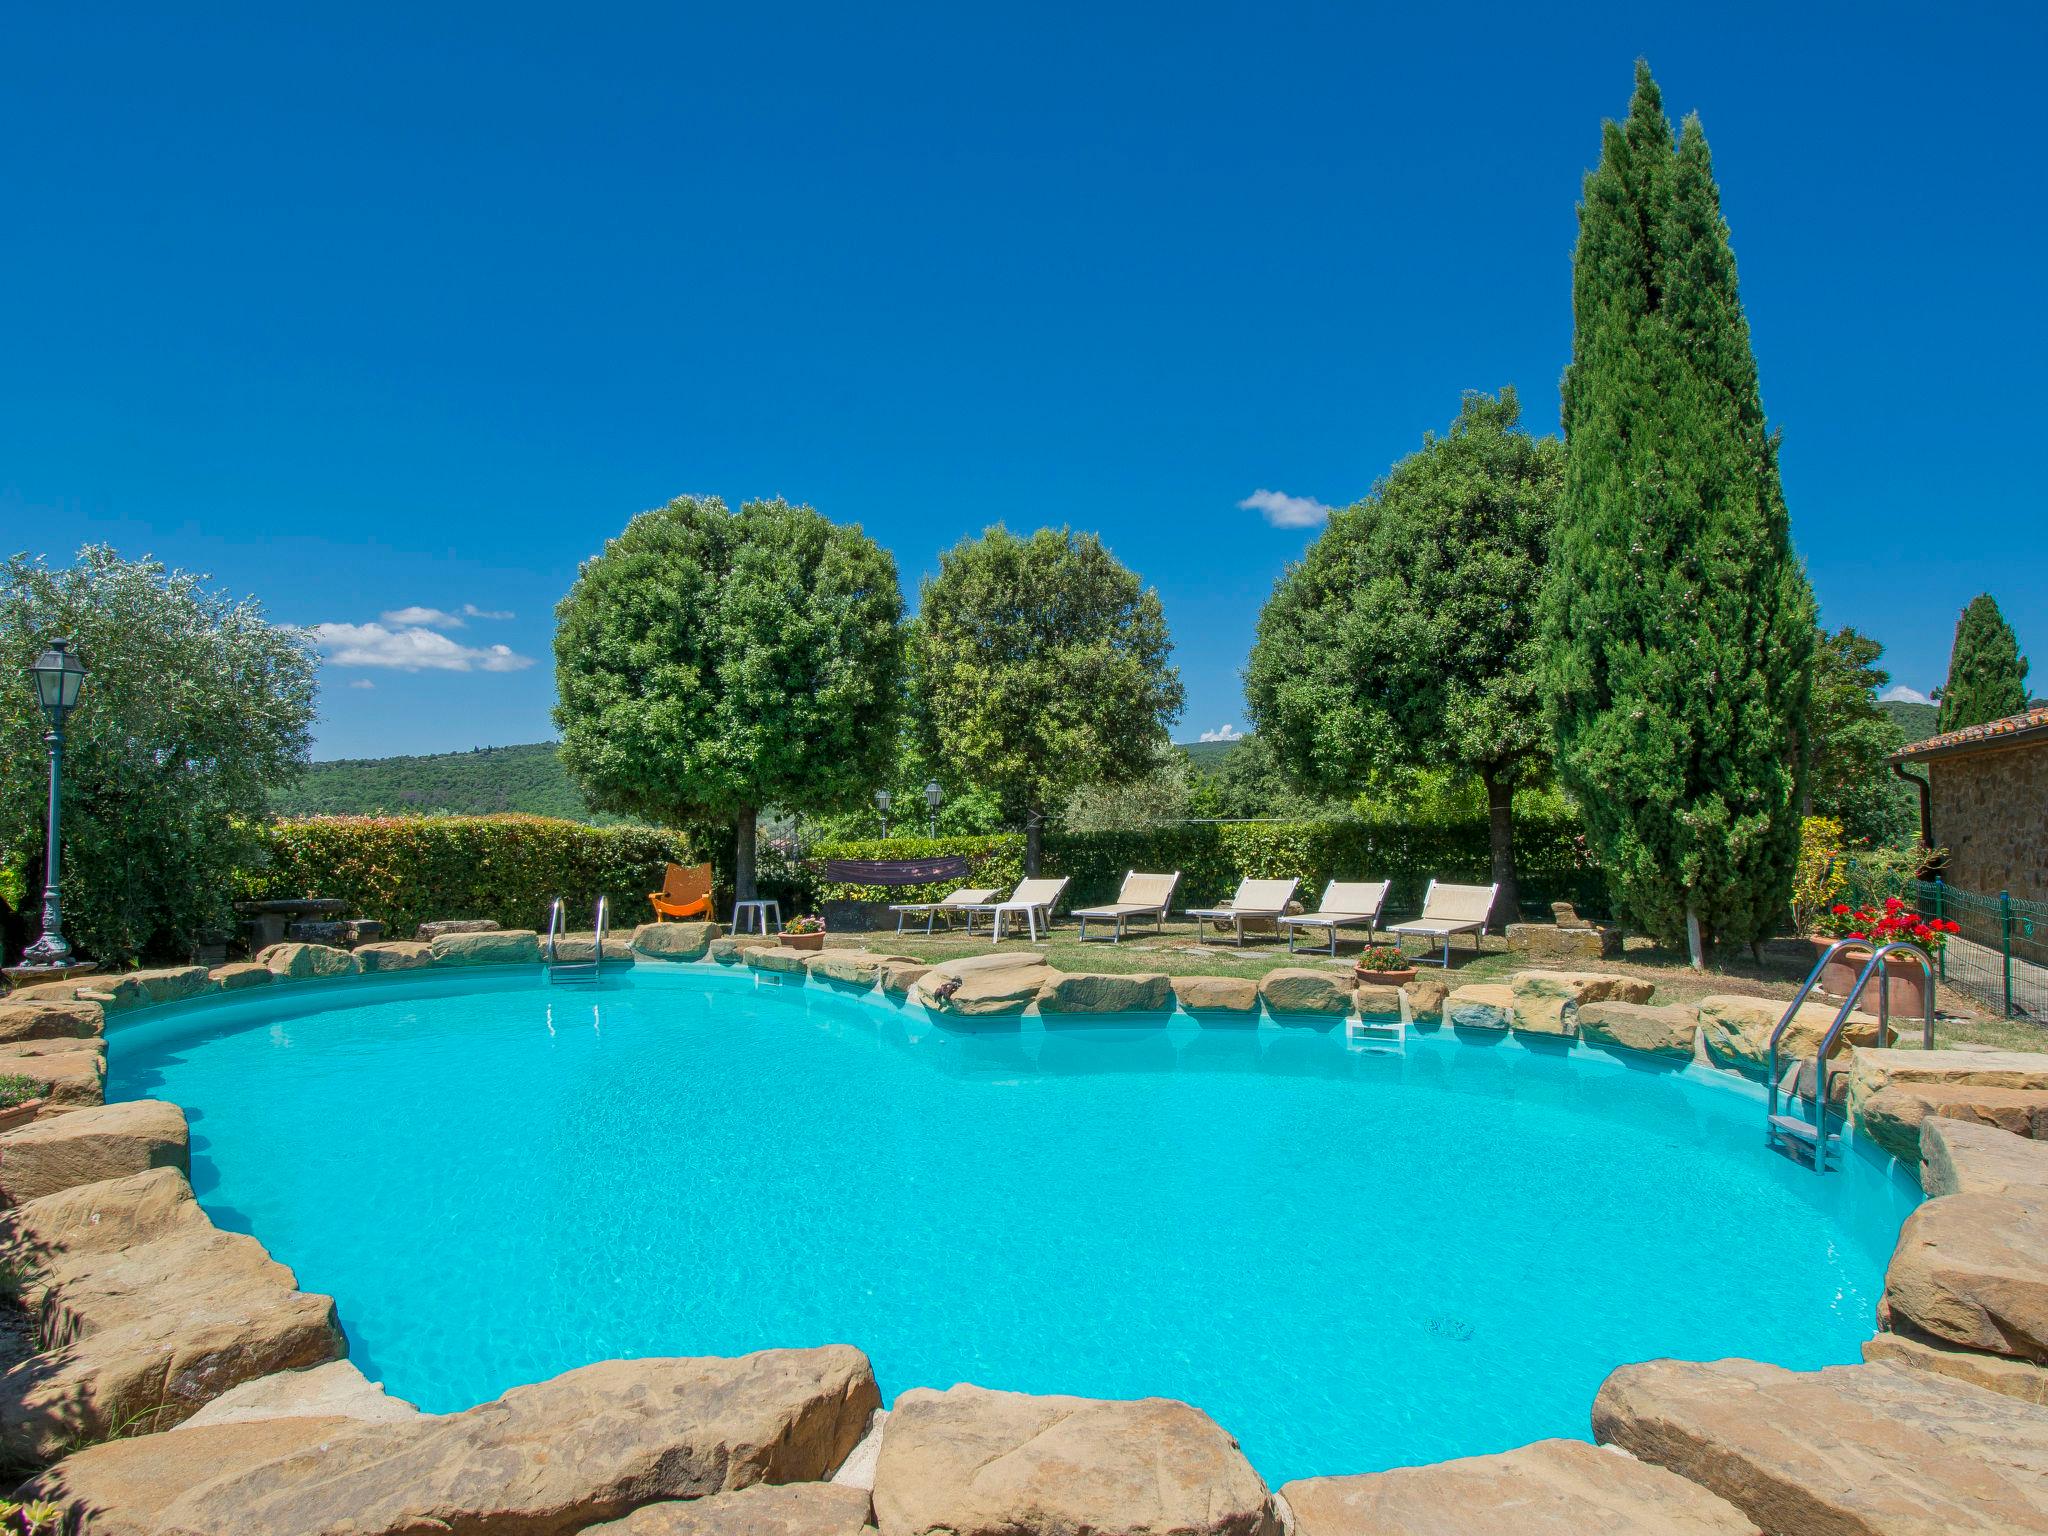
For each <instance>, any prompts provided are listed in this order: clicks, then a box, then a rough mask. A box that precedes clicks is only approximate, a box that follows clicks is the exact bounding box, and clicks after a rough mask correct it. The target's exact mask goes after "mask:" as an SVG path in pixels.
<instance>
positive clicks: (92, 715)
mask: <svg viewBox="0 0 2048 1536" xmlns="http://www.w3.org/2000/svg"><path fill="white" fill-rule="evenodd" d="M59 636H68V637H70V638H71V639H73V640H74V642H75V649H76V651H77V654H78V656H79V657H80V659H81V660H83V661H84V663H85V665H86V667H87V668H88V670H89V672H90V675H89V676H88V677H87V679H86V682H85V688H84V691H83V693H82V694H81V695H80V698H79V705H78V708H76V709H75V710H73V711H72V713H71V715H70V717H69V718H68V719H67V720H66V722H65V728H64V737H65V740H64V849H63V853H64V857H63V859H62V860H61V861H60V865H59V867H60V870H61V880H62V893H61V894H62V896H63V902H64V931H65V936H66V937H67V938H68V939H70V940H71V943H72V946H73V948H74V949H75V950H76V951H77V952H79V953H80V954H81V955H85V956H90V957H91V958H93V959H96V960H99V961H100V962H102V963H103V964H126V963H128V962H131V961H134V960H136V959H141V958H150V959H170V960H183V959H185V958H187V957H189V956H190V955H191V953H192V950H193V947H194V946H195V944H197V943H198V942H200V941H201V940H202V937H204V936H207V935H213V934H218V935H225V934H227V933H228V932H230V931H231V929H232V924H233V913H232V912H231V910H230V907H229V902H230V899H231V897H232V895H233V891H234V883H235V873H236V871H237V869H238V868H240V867H241V866H242V864H243V861H244V859H245V858H246V857H247V856H248V855H249V853H250V850H251V847H252V843H251V839H250V835H249V829H250V828H251V827H252V826H253V825H255V824H257V823H260V822H262V821H264V820H266V819H267V817H268V796H269V793H270V791H271V790H272V789H273V788H275V787H278V786H281V785H283V784H285V783H287V782H289V781H290V780H291V779H292V778H293V777H294V776H295V775H296V774H297V773H298V772H299V770H300V769H301V768H302V767H303V765H304V763H305V759H306V752H307V747H308V744H309V742H310V740H311V732H312V726H313V698H314V673H315V671H316V669H317V667H318V664H319V663H318V657H317V655H316V654H315V652H314V649H313V645H312V638H311V636H310V635H308V634H307V633H306V632H305V631H304V630H298V629H286V628H281V627H279V626H277V625H274V624H272V623H270V622H269V620H268V619H266V618H265V617H264V614H263V610H262V608H261V607H260V606H259V605H258V604H257V603H256V602H255V601H254V600H253V599H248V598H234V597H229V596H227V595H226V594H224V593H222V592H219V591H216V590H214V589H213V588H211V587H209V586H208V585H207V582H206V578H205V577H203V576H197V575H191V574H188V573H186V572H183V571H172V570H167V569H166V568H165V567H164V566H163V565H162V564H160V563H158V562H157V561H154V560H139V561H128V560H123V559H122V558H121V557H120V556H119V554H117V553H116V552H115V551H114V550H112V549H110V548H107V547H105V546H103V545H92V546H88V547H87V548H85V549H82V550H80V551H79V552H78V557H77V560H76V562H75V563H73V564H72V565H69V566H66V567H62V568H58V569H52V568H51V567H50V566H49V565H48V564H47V563H46V562H45V561H43V560H42V559H40V558H32V557H30V556H28V555H16V556H14V557H13V558H12V559H10V560H9V561H8V562H7V563H6V565H5V567H4V568H0V761H4V762H5V764H6V772H5V773H4V774H0V922H4V923H5V925H6V929H7V931H6V942H5V944H4V946H0V948H4V949H5V951H6V952H7V953H9V954H10V955H11V954H14V953H16V952H18V951H19V950H20V948H21V947H22V945H23V943H24V942H25V941H28V940H32V939H33V938H34V937H35V934H34V933H33V932H31V931H30V930H31V928H36V927H37V926H38V923H39V914H40V901H41V894H42V886H43V836H44V829H43V812H44V799H45V794H46V791H47V780H46V778H45V770H44V762H45V748H44V746H43V734H44V732H45V731H46V730H47V729H48V721H47V720H46V719H45V717H44V715H43V712H42V710H41V708H40V707H39V706H38V705H37V703H36V698H35V692H34V689H33V688H32V687H31V686H30V682H29V678H28V675H27V669H28V665H29V662H30V661H31V660H32V659H33V658H34V657H35V655H36V654H37V653H38V652H39V651H41V650H42V649H43V647H44V646H45V645H47V644H48V642H49V641H50V640H52V639H54V638H57V637H59Z"/></svg>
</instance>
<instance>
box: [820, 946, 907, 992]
mask: <svg viewBox="0 0 2048 1536" xmlns="http://www.w3.org/2000/svg"><path fill="white" fill-rule="evenodd" d="M914 963H915V962H913V961H910V960H909V959H908V958H907V957H906V956H903V955H887V954H879V953H877V952H875V951H873V950H867V949H821V950H819V951H818V953H816V954H815V955H812V956H811V957H810V958H809V959H808V960H807V961H805V963H804V969H806V970H807V971H809V972H810V973H811V975H813V976H815V977H818V978H819V979H821V980H824V981H830V982H836V983H838V984H839V985H840V986H844V987H856V988H859V989H860V990H862V991H867V990H870V989H872V988H873V987H874V985H875V983H876V982H878V981H880V980H881V979H882V976H883V973H884V972H885V971H886V970H887V969H888V968H889V967H890V966H892V965H906V964H914Z"/></svg>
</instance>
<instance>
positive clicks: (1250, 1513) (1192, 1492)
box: [874, 1386, 1280, 1536]
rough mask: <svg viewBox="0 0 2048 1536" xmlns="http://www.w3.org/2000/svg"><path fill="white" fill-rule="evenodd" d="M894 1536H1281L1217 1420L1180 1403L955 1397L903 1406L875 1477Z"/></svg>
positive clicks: (964, 1391) (884, 1520)
mask: <svg viewBox="0 0 2048 1536" xmlns="http://www.w3.org/2000/svg"><path fill="white" fill-rule="evenodd" d="M874 1500H875V1524H876V1525H877V1526H878V1527H879V1528H880V1531H881V1536H941V1533H944V1536H1024V1533H1043V1536H1055V1533H1058V1536H1068V1533H1072V1536H1081V1533H1091V1532H1099V1533H1104V1536H1108V1533H1112V1532H1129V1533H1133V1536H1279V1530H1280V1522H1279V1518H1278V1516H1277V1515H1276V1514H1275V1512H1274V1508H1273V1500H1272V1497H1271V1495H1269V1494H1268V1493H1267V1492H1266V1485H1265V1484H1264V1483H1262V1482H1261V1481H1260V1480H1259V1475H1258V1474H1257V1473H1256V1472H1254V1471H1253V1470H1252V1469H1251V1464H1250V1463H1249V1462H1247V1461H1246V1460H1245V1459H1244V1456H1243V1454H1242V1453H1241V1452H1240V1451H1239V1450H1238V1448H1237V1442H1236V1441H1235V1440H1233V1439H1231V1438H1230V1436H1228V1435H1227V1434H1225V1433H1224V1432H1223V1431H1222V1430H1221V1429H1220V1428H1218V1427H1217V1425H1216V1423H1215V1421H1214V1420H1212V1419H1210V1418H1209V1417H1208V1415H1206V1414H1204V1413H1202V1412H1200V1411H1199V1410H1198V1409H1194V1408H1190V1407H1189V1406H1188V1405H1187V1404H1186V1403H1178V1402H1173V1401H1171V1400H1169V1399H1166V1398H1157V1397H1153V1398H1145V1399H1143V1400H1141V1401H1138V1402H1102V1401H1097V1400H1094V1399H1090V1398H1082V1397H1031V1396H1027V1395H1026V1394H1024V1393H1021V1392H990V1391H986V1390H984V1389H983V1388H980V1387H968V1386H961V1387H954V1388H952V1389H951V1390H950V1391H946V1392H934V1391H931V1390H929V1389H924V1388H918V1389H914V1390H912V1391H909V1392H905V1393H904V1394H903V1395H902V1396H900V1397H898V1398H897V1399H896V1406H895V1407H894V1408H893V1409H892V1410H891V1411H890V1414H889V1424H888V1428H887V1430H886V1431H885V1432H884V1434H883V1436H882V1455H881V1460H880V1462H879V1463H878V1464H877V1466H876V1468H875V1492H874Z"/></svg>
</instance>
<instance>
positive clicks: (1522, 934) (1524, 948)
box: [1507, 923, 1621, 960]
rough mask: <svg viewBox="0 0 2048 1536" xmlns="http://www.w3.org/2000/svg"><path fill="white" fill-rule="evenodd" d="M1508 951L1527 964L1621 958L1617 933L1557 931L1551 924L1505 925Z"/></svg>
mask: <svg viewBox="0 0 2048 1536" xmlns="http://www.w3.org/2000/svg"><path fill="white" fill-rule="evenodd" d="M1507 938H1508V950H1509V952H1510V953H1511V954H1517V955H1527V956H1528V957H1529V958H1530V959H1531V960H1614V959H1618V958H1620V955H1621V930H1620V929H1619V928H1596V927H1593V926H1592V925H1591V924H1588V925H1586V926H1584V927H1580V928H1561V927H1559V926H1558V925H1557V924H1555V923H1509V924H1508V927H1507Z"/></svg>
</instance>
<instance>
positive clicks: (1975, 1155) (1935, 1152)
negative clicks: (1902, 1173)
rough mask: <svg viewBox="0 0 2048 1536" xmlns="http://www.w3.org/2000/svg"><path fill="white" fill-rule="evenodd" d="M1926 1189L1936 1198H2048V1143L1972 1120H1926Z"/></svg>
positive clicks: (1923, 1140)
mask: <svg viewBox="0 0 2048 1536" xmlns="http://www.w3.org/2000/svg"><path fill="white" fill-rule="evenodd" d="M1920 1187H1921V1188H1922V1189H1924V1190H1926V1191H1927V1193H1928V1194H1930V1195H1936V1196H1939V1195H2004V1194H2038V1195H2042V1196H2048V1141H2043V1140H2029V1139H2028V1138H2027V1137H2024V1136H2015V1135H2014V1134H2013V1133H2012V1132H2011V1131H2006V1130H2001V1129H1999V1128H1998V1127H1997V1126H1991V1125H1983V1124H1979V1123H1978V1122H1976V1121H1971V1120H1953V1119H1934V1120H1927V1121H1923V1122H1922V1123H1921V1126H1920Z"/></svg>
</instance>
